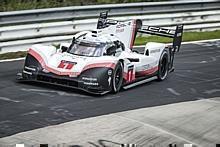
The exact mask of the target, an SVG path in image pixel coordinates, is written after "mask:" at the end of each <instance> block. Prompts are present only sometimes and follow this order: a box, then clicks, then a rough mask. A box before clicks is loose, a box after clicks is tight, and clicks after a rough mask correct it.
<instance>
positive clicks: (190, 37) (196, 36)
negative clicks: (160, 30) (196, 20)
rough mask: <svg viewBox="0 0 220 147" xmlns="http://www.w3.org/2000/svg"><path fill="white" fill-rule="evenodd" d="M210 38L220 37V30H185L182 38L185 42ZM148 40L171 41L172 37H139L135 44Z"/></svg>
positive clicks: (141, 43) (144, 42)
mask: <svg viewBox="0 0 220 147" xmlns="http://www.w3.org/2000/svg"><path fill="white" fill-rule="evenodd" d="M208 39H220V30H216V31H210V32H184V34H183V39H182V40H183V42H186V41H197V40H208ZM147 42H161V43H170V42H172V39H171V38H166V37H159V36H148V37H137V39H136V41H135V45H143V44H146V43H147Z"/></svg>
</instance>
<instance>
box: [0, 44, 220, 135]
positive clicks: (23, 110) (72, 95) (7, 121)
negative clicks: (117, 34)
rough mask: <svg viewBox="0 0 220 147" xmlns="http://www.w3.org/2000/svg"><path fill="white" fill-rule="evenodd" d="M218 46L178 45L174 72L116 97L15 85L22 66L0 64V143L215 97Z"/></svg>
mask: <svg viewBox="0 0 220 147" xmlns="http://www.w3.org/2000/svg"><path fill="white" fill-rule="evenodd" d="M219 61H220V41H214V42H205V43H196V44H186V45H182V47H181V51H180V52H179V53H178V54H177V55H176V58H175V72H173V73H171V74H170V75H169V78H168V79H167V80H166V81H163V82H157V81H152V82H150V83H146V84H143V85H140V86H137V87H134V88H131V89H128V90H124V91H121V92H120V93H118V94H107V95H104V96H99V97H97V96H90V95H88V94H87V93H84V92H82V91H78V90H74V89H69V88H64V87H57V86H51V85H45V84H35V83H30V84H23V83H17V82H16V80H15V79H16V73H17V72H18V71H21V69H22V65H23V61H11V62H3V63H0V83H1V84H0V137H5V136H9V135H12V134H16V133H19V132H23V131H27V130H33V129H36V128H42V127H46V126H50V125H55V124H60V123H63V122H68V121H73V120H78V119H82V118H87V117H92V116H99V115H103V114H110V113H114V112H122V111H125V110H133V109H138V108H146V107H153V106H160V105H164V104H171V103H178V102H185V101H192V100H198V99H206V98H213V97H218V96H220V62H219Z"/></svg>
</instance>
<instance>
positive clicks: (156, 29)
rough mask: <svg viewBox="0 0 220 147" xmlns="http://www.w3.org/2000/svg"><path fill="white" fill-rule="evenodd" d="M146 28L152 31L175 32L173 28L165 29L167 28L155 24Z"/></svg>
mask: <svg viewBox="0 0 220 147" xmlns="http://www.w3.org/2000/svg"><path fill="white" fill-rule="evenodd" d="M146 30H149V31H152V32H159V33H167V34H174V31H173V30H169V29H165V28H159V27H153V26H147V28H146Z"/></svg>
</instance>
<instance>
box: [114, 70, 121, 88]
mask: <svg viewBox="0 0 220 147" xmlns="http://www.w3.org/2000/svg"><path fill="white" fill-rule="evenodd" d="M121 80H122V76H121V68H119V69H117V71H116V74H115V86H116V88H117V89H118V87H119V86H120V84H121Z"/></svg>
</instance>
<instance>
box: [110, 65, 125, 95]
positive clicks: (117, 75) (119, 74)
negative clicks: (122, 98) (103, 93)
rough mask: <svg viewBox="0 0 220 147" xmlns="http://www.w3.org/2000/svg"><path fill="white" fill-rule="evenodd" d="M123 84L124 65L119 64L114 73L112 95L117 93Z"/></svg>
mask: <svg viewBox="0 0 220 147" xmlns="http://www.w3.org/2000/svg"><path fill="white" fill-rule="evenodd" d="M122 83H123V65H122V63H121V62H118V63H117V64H116V66H115V69H114V71H113V77H112V93H117V92H119V90H120V89H121V87H122Z"/></svg>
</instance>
